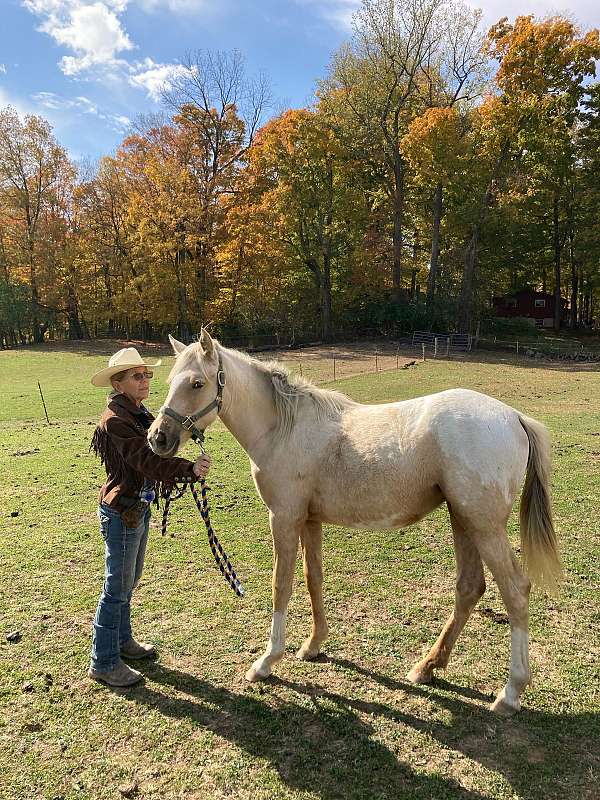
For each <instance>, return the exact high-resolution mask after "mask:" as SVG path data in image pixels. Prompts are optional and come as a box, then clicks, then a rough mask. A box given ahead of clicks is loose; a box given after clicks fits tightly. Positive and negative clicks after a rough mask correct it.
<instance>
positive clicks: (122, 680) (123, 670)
mask: <svg viewBox="0 0 600 800" xmlns="http://www.w3.org/2000/svg"><path fill="white" fill-rule="evenodd" d="M88 677H90V678H92V680H94V681H99V682H100V683H106V684H108V686H119V687H125V686H133V685H134V684H135V683H139V681H141V680H142V678H143V675H142V674H141V672H138V671H137V669H131V667H128V666H127V664H124V663H123V662H122V661H121V660H120V659H119V661H117V663H116V664H115V666H114V667H113V668H112V669H108V670H106V671H104V670H99V669H96V668H95V667H90V668H89V670H88Z"/></svg>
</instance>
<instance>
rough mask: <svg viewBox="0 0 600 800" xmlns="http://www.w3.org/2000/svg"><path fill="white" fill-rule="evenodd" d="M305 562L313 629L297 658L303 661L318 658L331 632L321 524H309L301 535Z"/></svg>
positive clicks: (305, 576) (305, 578)
mask: <svg viewBox="0 0 600 800" xmlns="http://www.w3.org/2000/svg"><path fill="white" fill-rule="evenodd" d="M300 541H301V543H302V556H303V562H304V580H305V582H306V587H307V589H308V593H309V595H310V605H311V608H312V619H313V627H312V633H311V635H310V637H309V638H308V639H305V641H304V642H303V643H302V646H301V648H300V649H299V650H298V652H297V653H296V656H297V657H298V658H300V659H302V660H303V661H309V660H311V659H313V658H316V657H317V656H318V655H319V653H320V651H321V645H322V644H323V642H324V641H325V639H326V638H327V634H328V632H329V630H328V627H327V619H326V617H325V607H324V605H323V553H322V542H323V526H322V525H321V523H320V522H307V523H306V525H305V526H304V530H303V531H302V532H301V533H300Z"/></svg>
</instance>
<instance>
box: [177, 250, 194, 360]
mask: <svg viewBox="0 0 600 800" xmlns="http://www.w3.org/2000/svg"><path fill="white" fill-rule="evenodd" d="M181 260H182V259H181V251H180V250H178V251H177V252H176V253H175V259H174V261H175V277H176V279H177V325H176V327H177V337H178V338H179V339H181V341H182V342H185V343H186V344H187V343H188V342H189V341H190V340H191V338H192V331H191V327H190V322H189V319H188V314H187V292H186V290H185V284H184V282H183V276H182V270H181Z"/></svg>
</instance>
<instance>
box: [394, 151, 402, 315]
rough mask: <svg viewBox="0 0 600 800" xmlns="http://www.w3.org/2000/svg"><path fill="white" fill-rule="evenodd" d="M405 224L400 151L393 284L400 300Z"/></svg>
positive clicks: (396, 160) (396, 161) (396, 163)
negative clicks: (403, 230)
mask: <svg viewBox="0 0 600 800" xmlns="http://www.w3.org/2000/svg"><path fill="white" fill-rule="evenodd" d="M403 224H404V163H403V161H402V156H401V155H400V153H399V152H396V153H395V154H394V236H393V246H394V266H393V272H392V286H393V288H394V293H395V295H396V298H397V300H398V302H400V298H401V293H400V289H401V287H402V229H403Z"/></svg>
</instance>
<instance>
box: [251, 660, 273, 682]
mask: <svg viewBox="0 0 600 800" xmlns="http://www.w3.org/2000/svg"><path fill="white" fill-rule="evenodd" d="M270 674H271V667H267V666H261V665H257V664H256V663H254V664H252V666H251V667H250V669H249V670H248V672H247V673H246V680H247V681H249V682H250V683H256V681H264V679H265V678H268V677H269V675H270Z"/></svg>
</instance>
